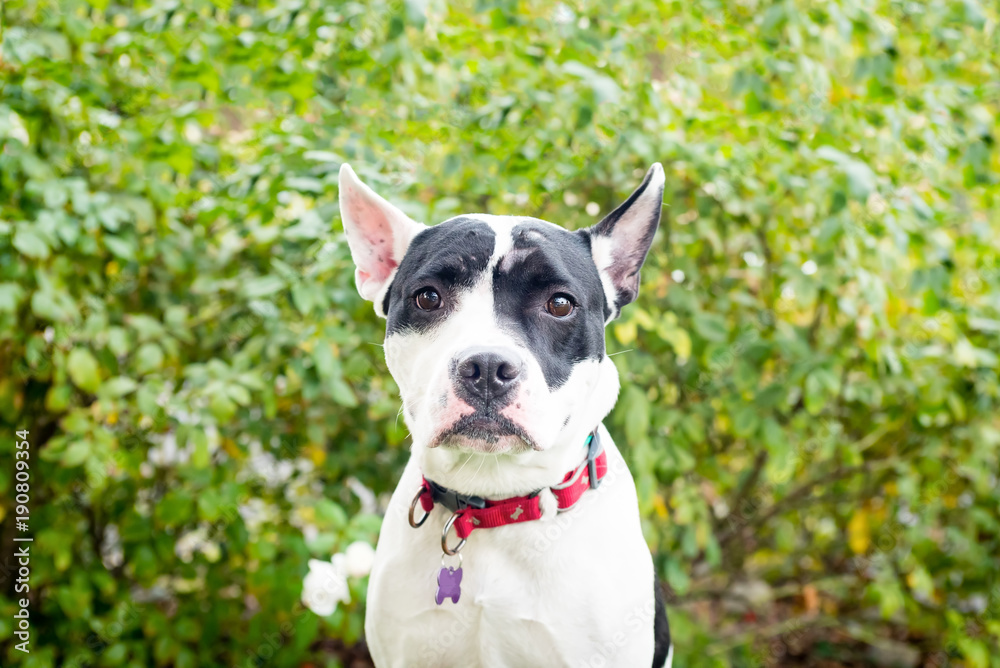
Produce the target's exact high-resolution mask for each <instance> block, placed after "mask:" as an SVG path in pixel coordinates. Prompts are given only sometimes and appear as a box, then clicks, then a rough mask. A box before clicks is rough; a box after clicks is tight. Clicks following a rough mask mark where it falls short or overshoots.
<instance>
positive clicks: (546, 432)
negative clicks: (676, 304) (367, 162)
mask: <svg viewBox="0 0 1000 668" xmlns="http://www.w3.org/2000/svg"><path fill="white" fill-rule="evenodd" d="M663 183H664V178H663V169H662V167H661V166H660V165H659V164H655V165H653V167H652V168H651V169H650V170H649V172H648V173H647V174H646V178H645V180H644V181H643V182H642V184H641V185H640V186H639V187H638V189H636V191H635V192H634V193H632V195H631V196H630V197H629V198H628V199H627V200H626V201H625V202H624V203H623V204H622V205H621V206H619V207H618V208H617V209H615V210H614V211H612V212H611V213H610V214H609V215H608V216H607V217H606V218H604V219H603V220H602V221H601V222H600V223H598V224H597V225H595V226H593V227H590V228H587V229H583V230H579V231H576V232H570V231H567V230H565V229H562V228H560V227H558V226H556V225H553V224H552V223H548V222H545V221H543V220H538V219H536V218H530V217H523V216H491V215H481V214H474V215H464V216H457V217H455V218H451V219H449V220H446V221H444V222H442V223H440V224H438V225H434V226H432V227H428V226H425V225H422V224H420V223H416V222H414V221H413V220H411V219H410V218H409V217H407V216H406V215H405V214H404V213H403V212H402V211H400V210H399V209H397V208H396V207H394V206H393V205H392V204H390V203H389V202H387V201H385V200H384V199H382V198H381V197H379V196H378V195H377V194H376V193H374V192H373V191H372V190H371V189H370V188H368V187H367V186H366V185H365V184H364V183H362V182H361V181H360V180H359V179H358V177H357V176H356V175H355V173H354V171H353V170H352V169H351V168H350V167H349V166H348V165H346V164H345V165H344V166H343V167H342V168H341V170H340V209H341V215H342V217H343V221H344V230H345V232H346V234H347V240H348V244H349V245H350V248H351V255H352V256H353V258H354V261H355V264H356V265H357V271H356V273H355V279H356V282H357V286H358V291H359V292H360V293H361V296H362V297H364V298H365V299H367V300H369V301H371V302H373V303H374V305H375V310H376V312H377V313H378V314H379V315H381V316H383V317H385V318H386V320H387V324H386V338H385V356H386V361H387V363H388V365H389V370H390V371H391V372H392V375H393V377H394V378H395V379H396V382H397V383H398V385H399V389H400V393H401V395H402V398H403V408H404V411H403V414H404V417H405V419H406V424H407V425H408V426H409V428H410V432H411V434H412V436H413V441H414V447H415V448H422V449H424V452H425V453H426V452H428V451H435V452H445V451H448V452H452V453H463V452H466V453H467V452H475V453H489V454H491V455H492V454H511V455H518V454H525V455H527V454H528V453H541V452H546V451H550V450H553V449H557V448H558V447H559V446H560V445H561V444H562V443H574V444H576V446H577V447H579V446H580V444H581V443H582V442H583V439H584V438H585V436H586V434H587V433H588V432H590V430H592V429H593V428H594V427H595V426H597V424H598V423H599V422H600V421H601V420H602V419H603V418H604V417H605V416H606V415H607V413H608V412H609V411H610V410H611V408H612V407H613V405H614V402H615V398H616V396H617V394H618V387H619V386H618V375H617V372H616V370H615V367H614V365H613V363H612V362H611V360H610V359H609V358H608V356H607V355H606V353H605V348H604V327H605V325H606V324H607V323H608V322H609V321H611V320H612V319H613V318H614V317H615V316H617V315H618V313H619V312H620V311H621V308H622V307H623V306H624V305H625V304H628V303H629V302H631V301H632V300H634V299H635V297H636V293H637V292H638V289H639V269H640V267H641V266H642V263H643V261H644V260H645V258H646V253H647V251H648V250H649V247H650V244H651V243H652V240H653V234H654V233H655V231H656V227H657V224H658V223H659V219H660V208H661V206H662V201H663Z"/></svg>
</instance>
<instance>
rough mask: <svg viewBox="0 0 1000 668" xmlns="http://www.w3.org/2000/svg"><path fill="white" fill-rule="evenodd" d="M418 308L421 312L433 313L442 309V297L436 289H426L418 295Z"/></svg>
mask: <svg viewBox="0 0 1000 668" xmlns="http://www.w3.org/2000/svg"><path fill="white" fill-rule="evenodd" d="M415 301H416V303H417V308H418V309H420V310H421V311H433V310H434V309H439V308H441V295H439V294H438V292H437V290H435V289H434V288H424V289H423V290H421V291H420V292H418V293H417V296H416V299H415Z"/></svg>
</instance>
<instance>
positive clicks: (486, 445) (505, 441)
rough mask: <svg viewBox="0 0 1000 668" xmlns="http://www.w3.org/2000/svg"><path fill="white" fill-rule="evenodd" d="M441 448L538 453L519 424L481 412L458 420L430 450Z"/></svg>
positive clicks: (439, 436) (532, 441)
mask: <svg viewBox="0 0 1000 668" xmlns="http://www.w3.org/2000/svg"><path fill="white" fill-rule="evenodd" d="M438 446H445V447H448V446H451V447H457V448H460V449H463V450H475V451H478V452H488V453H499V452H509V451H512V450H538V446H537V444H536V443H535V441H534V439H532V438H531V436H529V435H528V432H526V431H525V430H524V429H523V428H521V427H520V426H519V425H518V424H516V423H515V422H513V421H512V420H510V419H508V418H505V417H504V416H502V415H496V414H486V413H483V412H480V411H476V412H475V413H472V414H470V415H466V416H463V417H461V418H459V420H458V421H457V422H456V423H455V424H453V425H451V426H450V427H449V428H448V429H446V430H444V431H442V432H441V433H440V434H438V435H437V436H436V437H435V438H434V440H433V441H431V443H430V445H429V447H432V448H436V447H438Z"/></svg>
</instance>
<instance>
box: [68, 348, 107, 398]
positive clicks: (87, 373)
mask: <svg viewBox="0 0 1000 668" xmlns="http://www.w3.org/2000/svg"><path fill="white" fill-rule="evenodd" d="M66 370H67V371H68V372H69V377H70V379H71V380H72V381H73V384H74V385H76V386H77V387H79V388H80V389H81V390H84V391H85V392H91V393H94V392H97V388H98V387H100V385H101V374H100V367H99V366H98V364H97V359H96V358H95V357H94V356H93V354H91V352H90V351H89V350H87V349H86V348H74V349H73V350H72V351H71V352H70V354H69V357H68V358H67V360H66Z"/></svg>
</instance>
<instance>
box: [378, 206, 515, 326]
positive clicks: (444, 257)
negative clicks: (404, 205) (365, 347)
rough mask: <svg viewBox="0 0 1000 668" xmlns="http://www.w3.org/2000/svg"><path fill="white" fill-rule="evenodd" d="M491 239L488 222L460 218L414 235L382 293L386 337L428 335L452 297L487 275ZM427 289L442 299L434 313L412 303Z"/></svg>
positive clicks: (448, 308) (447, 310)
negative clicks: (406, 333) (407, 332)
mask: <svg viewBox="0 0 1000 668" xmlns="http://www.w3.org/2000/svg"><path fill="white" fill-rule="evenodd" d="M495 237H496V235H495V234H494V233H493V229H492V228H491V227H490V226H489V225H487V224H486V223H484V222H481V221H478V220H473V219H472V218H465V217H463V216H459V217H457V218H451V219H449V220H446V221H445V222H443V223H441V224H440V225H435V226H434V227H429V228H427V229H426V230H423V231H422V232H421V233H420V234H418V235H417V236H416V237H415V238H414V239H413V241H412V242H411V243H410V247H409V249H407V251H406V255H405V256H403V261H402V262H400V263H399V269H398V270H397V271H396V276H395V278H393V280H392V285H390V286H389V290H388V291H387V292H386V297H385V300H386V301H385V303H384V304H383V305H382V306H383V312H384V313H385V314H386V335H387V336H388V335H391V334H395V333H397V332H401V331H404V330H415V331H426V330H428V329H430V328H432V327H434V326H435V325H436V324H438V323H439V322H441V321H442V320H443V319H444V318H446V317H447V316H448V314H449V313H450V312H451V311H452V310H453V309H454V306H455V302H456V299H455V298H454V297H455V296H456V294H457V293H458V292H459V291H461V290H462V289H463V288H471V287H472V286H473V285H474V284H475V282H476V280H477V279H478V278H479V277H480V276H481V275H482V274H483V272H485V271H486V267H487V266H488V265H489V262H490V257H491V256H492V255H493V247H494V245H495V244H496V238H495ZM428 286H430V287H432V288H434V289H435V290H437V291H438V293H439V294H440V295H441V297H442V299H443V300H444V302H443V304H444V305H443V306H442V307H441V309H439V310H437V311H421V310H420V309H418V308H417V307H416V304H414V297H415V296H416V293H417V292H418V291H419V290H421V289H422V288H425V287H428Z"/></svg>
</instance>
